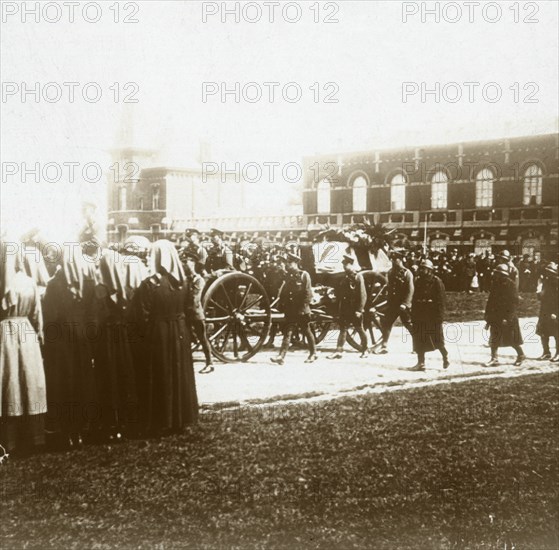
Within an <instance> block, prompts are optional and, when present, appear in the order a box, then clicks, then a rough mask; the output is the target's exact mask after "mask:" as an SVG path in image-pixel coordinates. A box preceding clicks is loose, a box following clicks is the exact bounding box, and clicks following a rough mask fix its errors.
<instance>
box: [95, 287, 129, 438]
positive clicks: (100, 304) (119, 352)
mask: <svg viewBox="0 0 559 550" xmlns="http://www.w3.org/2000/svg"><path fill="white" fill-rule="evenodd" d="M95 305H96V310H97V312H96V313H97V315H96V316H97V323H98V337H97V339H96V345H95V375H96V384H97V390H98V395H99V406H100V425H101V427H102V428H104V429H111V428H115V427H120V428H123V427H128V428H134V427H136V426H137V423H138V399H137V395H136V382H135V378H136V377H135V374H134V365H133V360H132V351H131V347H130V337H129V332H128V323H127V315H126V314H127V309H126V305H125V304H123V303H120V302H119V303H115V302H114V301H113V300H112V299H111V297H110V296H109V294H108V292H107V289H106V287H105V286H104V285H98V286H97V289H96V303H95Z"/></svg>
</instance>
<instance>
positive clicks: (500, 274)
mask: <svg viewBox="0 0 559 550" xmlns="http://www.w3.org/2000/svg"><path fill="white" fill-rule="evenodd" d="M517 309H518V290H517V288H516V283H515V282H514V281H513V280H512V278H511V275H510V270H509V267H508V265H507V264H504V263H501V264H499V265H498V266H497V268H496V269H495V271H494V273H493V278H492V281H491V290H490V291H489V297H488V299H487V305H486V307H485V322H486V323H487V324H486V329H489V330H490V334H489V346H490V347H491V360H490V361H489V362H488V363H487V364H486V365H485V366H486V367H495V366H497V365H498V364H499V360H498V358H497V351H498V349H499V348H500V347H507V346H511V347H513V348H514V350H515V351H516V353H517V358H516V361H515V363H514V365H515V366H517V367H518V366H520V365H521V364H522V362H523V361H524V359H525V358H526V357H525V355H524V352H523V351H522V334H521V332H520V324H519V322H518V313H517Z"/></svg>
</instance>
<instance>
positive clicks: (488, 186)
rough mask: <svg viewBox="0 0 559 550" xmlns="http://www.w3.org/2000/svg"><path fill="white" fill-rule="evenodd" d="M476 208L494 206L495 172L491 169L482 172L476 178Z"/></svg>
mask: <svg viewBox="0 0 559 550" xmlns="http://www.w3.org/2000/svg"><path fill="white" fill-rule="evenodd" d="M476 206H477V207H479V208H484V207H488V206H493V172H492V171H491V170H489V168H484V169H483V170H481V171H480V172H479V173H478V175H477V177H476Z"/></svg>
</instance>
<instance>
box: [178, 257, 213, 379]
mask: <svg viewBox="0 0 559 550" xmlns="http://www.w3.org/2000/svg"><path fill="white" fill-rule="evenodd" d="M184 260H185V266H184V267H185V274H186V280H187V281H188V293H187V296H186V300H187V302H186V319H187V321H188V322H189V323H190V326H191V327H192V332H193V333H194V334H195V335H196V338H197V339H198V342H199V343H200V345H201V346H202V351H203V352H204V358H205V360H206V366H205V367H204V368H203V369H202V370H201V371H200V374H208V373H210V372H212V371H213V370H214V368H213V365H212V352H211V350H210V343H209V341H208V336H207V333H206V319H205V316H204V309H203V307H202V291H203V290H204V284H205V282H204V279H203V277H202V276H201V275H200V274H199V273H197V272H196V267H197V266H198V265H199V264H200V258H199V257H198V256H197V255H196V254H193V253H192V252H187V253H186V254H185V257H184Z"/></svg>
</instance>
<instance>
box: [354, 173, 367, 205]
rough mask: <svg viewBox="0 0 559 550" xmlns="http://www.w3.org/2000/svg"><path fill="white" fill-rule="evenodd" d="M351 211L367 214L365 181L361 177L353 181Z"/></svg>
mask: <svg viewBox="0 0 559 550" xmlns="http://www.w3.org/2000/svg"><path fill="white" fill-rule="evenodd" d="M353 211H354V212H367V180H366V179H365V178H364V177H363V176H358V177H357V178H355V180H353Z"/></svg>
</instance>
